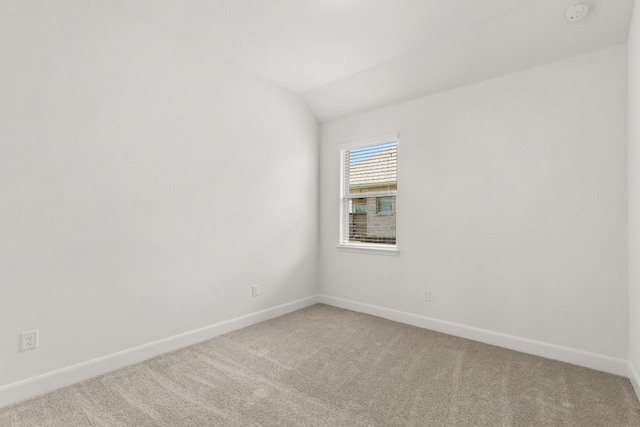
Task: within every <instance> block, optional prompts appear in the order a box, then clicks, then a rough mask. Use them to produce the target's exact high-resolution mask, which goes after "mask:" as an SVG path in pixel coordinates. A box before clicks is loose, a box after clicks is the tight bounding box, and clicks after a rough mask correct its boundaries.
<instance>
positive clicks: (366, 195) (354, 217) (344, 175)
mask: <svg viewBox="0 0 640 427" xmlns="http://www.w3.org/2000/svg"><path fill="white" fill-rule="evenodd" d="M340 155H341V162H342V164H341V190H340V196H341V207H340V245H339V247H343V248H344V247H346V248H368V249H372V250H378V251H379V250H385V249H387V250H393V251H395V250H396V193H397V191H398V183H397V171H398V166H397V165H398V141H397V137H396V136H395V135H388V136H384V137H380V138H375V139H371V140H367V141H361V142H356V143H353V144H349V145H348V146H347V147H346V148H344V149H343V150H341V152H340Z"/></svg>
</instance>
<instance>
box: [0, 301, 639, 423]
mask: <svg viewBox="0 0 640 427" xmlns="http://www.w3.org/2000/svg"><path fill="white" fill-rule="evenodd" d="M0 426H2V427H5V426H56V427H57V426H61V427H71V426H136V427H143V426H243V427H245V426H349V427H352V426H353V427H355V426H385V427H387V426H492V427H493V426H536V427H544V426H576V427H589V426H603V427H616V426H640V402H638V399H637V397H636V395H635V394H634V391H633V389H632V386H631V383H630V382H629V380H628V379H626V378H622V377H618V376H615V375H610V374H605V373H602V372H598V371H593V370H590V369H586V368H580V367H577V366H573V365H569V364H566V363H561V362H555V361H551V360H548V359H543V358H540V357H535V356H530V355H526V354H522V353H517V352H514V351H510V350H505V349H501V348H498V347H493V346H490V345H486V344H481V343H477V342H474V341H469V340H465V339H461V338H455V337H452V336H449V335H444V334H440V333H437V332H432V331H428V330H424V329H420V328H416V327H412V326H407V325H403V324H400V323H395V322H392V321H388V320H384V319H380V318H376V317H373V316H368V315H364V314H359V313H355V312H351V311H347V310H341V309H338V308H334V307H329V306H325V305H315V306H313V307H309V308H306V309H304V310H300V311H297V312H295V313H291V314H288V315H286V316H282V317H279V318H277V319H273V320H269V321H267V322H263V323H260V324H257V325H254V326H251V327H249V328H246V329H242V330H239V331H236V332H233V333H231V334H227V335H224V336H221V337H218V338H215V339H212V340H209V341H206V342H203V343H201V344H198V345H195V346H192V347H188V348H185V349H182V350H178V351H175V352H172V353H169V354H166V355H163V356H160V357H157V358H155V359H151V360H148V361H146V362H143V363H140V364H137V365H134V366H130V367H128V368H125V369H122V370H119V371H116V372H112V373H109V374H106V375H103V376H101V377H98V378H95V379H92V380H89V381H85V382H83V383H80V384H76V385H74V386H71V387H67V388H64V389H61V390H58V391H55V392H53V393H49V394H47V395H44V396H42V397H39V398H36V399H33V400H30V401H27V402H23V403H20V404H17V405H13V406H9V407H6V408H3V409H0Z"/></svg>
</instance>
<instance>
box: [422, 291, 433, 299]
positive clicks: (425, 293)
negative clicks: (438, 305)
mask: <svg viewBox="0 0 640 427" xmlns="http://www.w3.org/2000/svg"><path fill="white" fill-rule="evenodd" d="M422 299H423V300H425V301H431V291H430V290H429V289H423V290H422Z"/></svg>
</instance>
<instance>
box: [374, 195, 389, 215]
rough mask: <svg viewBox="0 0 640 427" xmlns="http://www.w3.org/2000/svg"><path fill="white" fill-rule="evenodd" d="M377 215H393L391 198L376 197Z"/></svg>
mask: <svg viewBox="0 0 640 427" xmlns="http://www.w3.org/2000/svg"><path fill="white" fill-rule="evenodd" d="M376 212H377V213H393V196H384V197H376Z"/></svg>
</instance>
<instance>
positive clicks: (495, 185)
mask: <svg viewBox="0 0 640 427" xmlns="http://www.w3.org/2000/svg"><path fill="white" fill-rule="evenodd" d="M626 101H627V74H626V48H625V46H624V45H619V46H614V47H612V48H608V49H605V50H600V51H596V52H593V53H589V54H585V55H582V56H578V57H574V58H571V59H567V60H563V61H560V62H556V63H551V64H548V65H544V66H541V67H538V68H533V69H530V70H527V71H524V72H519V73H516V74H511V75H508V76H505V77H500V78H497V79H493V80H489V81H485V82H482V83H478V84H474V85H471V86H466V87H462V88H459V89H456V90H452V91H448V92H444V93H440V94H437V95H433V96H429V97H425V98H421V99H418V100H415V101H411V102H406V103H402V104H398V105H394V106H391V107H388V108H383V109H379V110H375V111H371V112H368V113H364V114H359V115H356V116H351V117H348V118H344V119H341V120H336V121H333V122H329V123H326V124H323V125H322V126H321V147H320V151H321V165H320V177H321V182H320V184H321V185H320V186H321V188H320V209H321V210H320V227H321V230H320V231H321V235H320V238H321V242H320V245H321V246H320V272H321V277H320V283H321V292H322V293H323V294H325V295H327V296H329V298H328V299H327V301H334V302H339V301H340V300H339V299H343V300H347V304H346V306H352V307H360V308H365V307H369V309H371V310H372V312H374V313H385V310H386V313H388V314H389V313H392V314H393V313H395V314H394V315H395V316H396V317H397V318H403V317H402V315H401V314H398V313H399V312H400V313H404V314H410V315H420V316H425V317H427V318H430V319H435V320H437V321H445V322H452V323H450V324H449V325H452V324H457V325H458V326H462V327H464V326H469V327H472V328H476V329H474V330H473V331H472V329H471V328H468V330H469V331H472V332H474V333H477V334H476V335H473V334H471V335H470V336H485V337H486V336H489V335H491V333H499V334H507V335H509V336H511V337H515V338H516V339H522V340H523V341H522V342H525V344H527V345H532V346H535V345H538V344H539V343H543V344H544V345H547V347H549V348H550V347H553V348H552V349H554V350H562V351H565V350H567V349H568V350H569V351H570V352H573V354H574V355H575V356H576V360H575V361H578V360H577V359H579V358H580V357H583V356H585V357H587V356H589V357H590V356H594V355H595V356H596V358H600V359H602V361H604V364H605V365H606V364H607V363H609V362H611V363H613V365H615V366H614V368H612V369H610V370H612V371H616V372H619V371H620V367H622V368H623V369H624V371H623V372H624V373H626V366H627V362H626V360H627V344H628V302H627V296H628V293H627V264H626V261H627V234H626V233H627V230H626V221H627V203H626V197H627V192H626V188H627V187H626V179H627V176H626V175H627V161H626V135H627V133H626V111H627V110H626V108H627V105H626ZM394 132H398V133H399V137H400V146H399V157H398V162H399V176H398V245H399V247H400V250H401V252H400V254H399V256H398V257H387V256H379V255H370V254H358V253H346V252H340V251H337V250H336V247H335V246H336V244H337V242H338V203H339V198H338V189H339V169H338V166H339V162H338V151H339V145H340V144H341V143H344V142H349V141H352V140H358V139H363V138H367V137H373V136H376V135H382V134H388V133H394ZM425 288H426V289H430V290H431V302H425V301H423V300H422V299H421V296H422V292H421V290H422V289H425ZM367 304H368V305H369V306H366V305H367ZM371 306H374V307H376V308H383V309H385V310H382V311H380V310H377V311H376V310H375V309H374V308H371ZM394 310H395V311H394ZM392 317H393V316H392ZM404 318H407V316H405V317H404ZM426 324H429V323H428V322H427V323H426ZM431 324H434V323H431ZM442 324H444V323H442ZM445 329H446V328H445ZM462 329H464V328H462ZM452 330H456V329H455V328H453V329H452ZM457 330H461V329H460V328H458V329H457ZM480 330H483V331H484V332H487V331H488V332H490V334H489V335H487V334H484V335H483V333H478V332H482V331H480ZM494 336H496V337H497V336H498V335H496V334H494ZM500 337H501V338H504V337H505V336H504V335H500ZM636 345H637V343H636ZM558 346H559V347H558ZM516 347H517V346H516ZM519 348H524V347H519ZM574 350H575V351H574ZM585 352H586V353H585ZM543 354H547V353H544V352H543ZM636 357H637V355H636ZM570 360H574V359H571V358H570ZM578 362H579V361H578ZM586 364H587V365H589V363H586ZM596 364H597V363H596ZM605 369H606V368H605Z"/></svg>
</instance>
